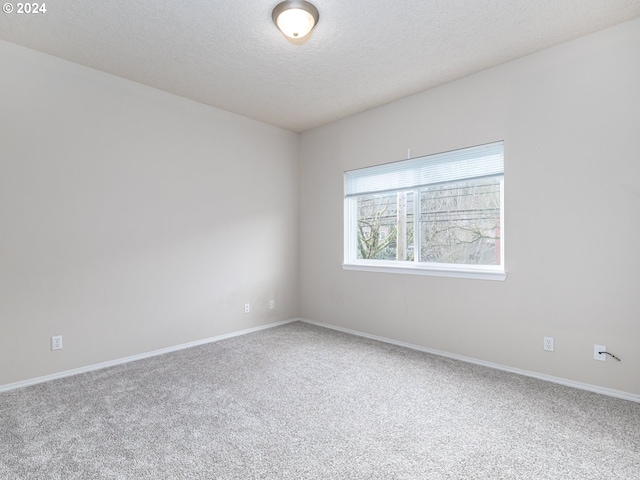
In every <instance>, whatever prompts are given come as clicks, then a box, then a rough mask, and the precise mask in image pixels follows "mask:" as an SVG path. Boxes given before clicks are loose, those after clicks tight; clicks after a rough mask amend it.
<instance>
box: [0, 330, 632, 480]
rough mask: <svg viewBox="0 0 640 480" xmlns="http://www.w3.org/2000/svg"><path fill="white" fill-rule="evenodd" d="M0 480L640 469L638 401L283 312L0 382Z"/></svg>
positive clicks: (557, 474)
mask: <svg viewBox="0 0 640 480" xmlns="http://www.w3.org/2000/svg"><path fill="white" fill-rule="evenodd" d="M0 422H1V424H0V478H2V479H11V480H14V479H38V480H41V479H43V480H46V479H434V480H440V479H554V480H558V479H579V480H588V479H605V480H610V479H624V480H634V479H636V480H638V479H640V404H636V403H633V402H629V401H625V400H620V399H616V398H610V397H606V396H602V395H598V394H594V393H589V392H584V391H581V390H575V389H572V388H568V387H564V386H560V385H556V384H551V383H547V382H543V381H539V380H535V379H531V378H527V377H522V376H518V375H514V374H509V373H505V372H501V371H497V370H492V369H489V368H484V367H480V366H477V365H471V364H466V363H462V362H458V361H455V360H450V359H447V358H441V357H437V356H433V355H429V354H425V353H421V352H417V351H413V350H408V349H404V348H400V347H396V346H392V345H387V344H383V343H379V342H375V341H371V340H367V339H363V338H359V337H354V336H350V335H346V334H342V333H339V332H335V331H331V330H327V329H323V328H319V327H315V326H312V325H307V324H303V323H292V324H287V325H284V326H281V327H277V328H273V329H269V330H264V331H261V332H257V333H253V334H250V335H245V336H242V337H235V338H231V339H227V340H223V341H220V342H216V343H212V344H207V345H203V346H199V347H194V348H191V349H188V350H182V351H179V352H175V353H171V354H167V355H162V356H158V357H154V358H150V359H146V360H140V361H137V362H132V363H129V364H126V365H121V366H117V367H113V368H108V369H104V370H99V371H95V372H91V373H86V374H82V375H77V376H74V377H69V378H65V379H61V380H56V381H52V382H48V383H45V384H39V385H35V386H31V387H27V388H23V389H19V390H14V391H10V392H6V393H2V394H0Z"/></svg>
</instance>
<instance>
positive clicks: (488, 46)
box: [0, 0, 640, 132]
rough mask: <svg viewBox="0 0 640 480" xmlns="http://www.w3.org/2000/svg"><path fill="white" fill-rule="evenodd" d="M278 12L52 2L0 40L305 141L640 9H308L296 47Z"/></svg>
mask: <svg viewBox="0 0 640 480" xmlns="http://www.w3.org/2000/svg"><path fill="white" fill-rule="evenodd" d="M5 1H7V0H3V1H2V3H4V2H5ZM9 1H12V0H9ZM13 3H14V5H15V3H16V2H13ZM277 3H279V0H228V1H226V2H222V1H221V0H191V1H189V2H179V1H175V0H153V1H152V0H137V1H131V0H100V1H98V0H54V1H51V2H46V6H47V12H46V13H44V14H38V15H33V14H31V15H18V14H16V13H12V14H0V39H3V40H6V41H9V42H13V43H17V44H19V45H24V46H26V47H29V48H32V49H35V50H39V51H42V52H45V53H49V54H51V55H55V56H58V57H61V58H64V59H67V60H70V61H73V62H76V63H80V64H83V65H87V66H90V67H93V68H95V69H98V70H102V71H105V72H108V73H111V74H114V75H118V76H120V77H124V78H127V79H130V80H134V81H136V82H140V83H143V84H146V85H150V86H152V87H155V88H158V89H161V90H166V91H168V92H172V93H175V94H177V95H181V96H183V97H187V98H190V99H193V100H196V101H198V102H202V103H205V104H208V105H212V106H214V107H218V108H221V109H224V110H228V111H231V112H235V113H238V114H241V115H244V116H247V117H250V118H254V119H257V120H261V121H264V122H267V123H270V124H273V125H277V126H280V127H283V128H286V129H289V130H292V131H295V132H301V131H304V130H307V129H310V128H313V127H316V126H319V125H322V124H324V123H328V122H330V121H333V120H336V119H339V118H342V117H346V116H348V115H351V114H354V113H357V112H361V111H364V110H367V109H369V108H372V107H375V106H378V105H381V104H384V103H387V102H390V101H393V100H396V99H398V98H401V97H404V96H407V95H410V94H413V93H417V92H420V91H423V90H426V89H428V88H431V87H434V86H437V85H440V84H443V83H446V82H448V81H451V80H454V79H456V78H460V77H463V76H466V75H469V74H471V73H474V72H477V71H480V70H483V69H486V68H489V67H491V66H494V65H498V64H501V63H504V62H506V61H508V60H512V59H514V58H518V57H521V56H524V55H527V54H529V53H533V52H535V51H538V50H541V49H543V48H546V47H549V46H552V45H555V44H558V43H561V42H564V41H567V40H570V39H573V38H576V37H579V36H581V35H585V34H588V33H591V32H594V31H597V30H601V29H603V28H606V27H609V26H612V25H615V24H618V23H622V22H624V21H627V20H631V19H633V18H636V17H638V16H640V0H394V1H383V0H373V1H368V2H364V1H353V0H352V1H346V0H313V3H314V4H315V5H316V6H317V7H318V10H319V11H320V21H319V22H318V26H317V27H316V29H315V30H314V31H313V32H312V34H311V37H310V38H309V40H308V41H307V42H306V43H304V44H302V45H295V44H293V43H290V42H289V41H287V40H285V38H284V37H283V36H282V34H281V33H280V32H279V31H278V30H277V29H276V27H275V25H274V24H273V22H272V20H271V11H272V9H273V7H274V6H275V5H276V4H277ZM0 72H1V65H0ZM0 75H1V73H0Z"/></svg>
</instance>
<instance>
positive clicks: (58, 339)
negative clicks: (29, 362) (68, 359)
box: [51, 335, 62, 350]
mask: <svg viewBox="0 0 640 480" xmlns="http://www.w3.org/2000/svg"><path fill="white" fill-rule="evenodd" d="M61 349H62V335H56V336H55V337H51V350H61Z"/></svg>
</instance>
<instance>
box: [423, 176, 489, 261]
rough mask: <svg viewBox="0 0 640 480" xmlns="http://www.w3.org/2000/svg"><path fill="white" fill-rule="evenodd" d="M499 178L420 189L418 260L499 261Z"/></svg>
mask: <svg viewBox="0 0 640 480" xmlns="http://www.w3.org/2000/svg"><path fill="white" fill-rule="evenodd" d="M500 178H501V177H493V178H488V179H482V180H471V181H461V182H455V183H446V184H443V185H434V186H430V187H426V188H422V189H421V190H420V208H421V210H420V211H421V216H420V217H421V218H420V222H421V223H420V234H421V235H420V260H421V261H422V262H428V263H451V264H454V263H455V264H462V265H465V264H466V265H500Z"/></svg>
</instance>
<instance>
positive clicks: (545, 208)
mask: <svg viewBox="0 0 640 480" xmlns="http://www.w3.org/2000/svg"><path fill="white" fill-rule="evenodd" d="M639 45H640V20H635V21H632V22H629V23H626V24H623V25H620V26H618V27H614V28H611V29H608V30H605V31H602V32H599V33H596V34H593V35H590V36H588V37H583V38H581V39H578V40H576V41H572V42H570V43H567V44H564V45H561V46H558V47H556V48H552V49H549V50H546V51H543V52H540V53H537V54H535V55H531V56H529V57H526V58H523V59H520V60H518V61H514V62H511V63H508V64H505V65H503V66H500V67H498V68H493V69H491V70H487V71H485V72H482V73H480V74H477V75H473V76H470V77H467V78H465V79H462V80H460V81H456V82H453V83H450V84H448V85H445V86H443V87H440V88H437V89H434V90H430V91H427V92H424V93H422V94H419V95H415V96H412V97H410V98H406V99H403V100H401V101H397V102H394V103H391V104H388V105H386V106H383V107H380V108H377V109H375V110H371V111H368V112H366V113H363V114H360V115H357V116H354V117H350V118H348V119H345V120H342V121H339V122H335V123H332V124H330V125H327V126H324V127H321V128H317V129H314V130H311V131H308V132H306V133H304V134H302V137H301V167H300V169H301V170H300V178H301V183H300V197H301V260H300V261H301V264H300V269H301V274H300V275H301V297H300V302H301V314H302V316H303V317H305V318H308V319H311V320H314V321H319V322H326V323H330V324H334V325H337V326H340V327H345V328H350V329H355V330H359V331H362V332H366V333H369V334H374V335H380V336H384V337H389V338H392V339H396V340H400V341H405V342H410V343H414V344H419V345H423V346H426V347H430V348H434V349H438V350H442V351H446V352H451V353H454V354H458V355H464V356H467V357H473V358H477V359H480V360H484V361H490V362H495V363H498V364H502V365H505V366H510V367H515V368H520V369H525V370H529V371H534V372H538V373H542V374H547V375H553V376H557V377H561V378H565V379H569V380H574V381H579V382H585V383H590V384H594V385H598V386H601V387H605V388H612V389H616V390H621V391H625V392H629V393H633V394H638V393H640V375H639V374H638V371H639V370H638V369H639V367H640V294H639V293H638V286H639V285H640V281H639V280H640V254H639V253H638V245H639V239H640V213H639V212H640V184H639V179H640V49H639V48H638V46H639ZM434 68H437V66H434ZM497 140H504V141H505V191H506V194H505V201H506V207H505V212H506V215H505V217H506V218H505V221H506V226H505V232H504V233H505V240H506V245H505V247H506V248H505V250H506V252H505V253H506V269H507V272H508V278H507V280H506V281H505V282H493V281H480V280H466V279H452V278H435V277H419V276H408V275H407V276H403V275H394V274H379V273H366V272H354V271H343V270H342V269H341V261H342V255H343V238H342V232H343V200H342V194H343V172H344V171H345V170H348V169H354V168H358V167H364V166H368V165H375V164H380V163H386V162H389V161H394V160H401V159H403V158H406V153H407V148H411V154H412V156H420V155H426V154H431V153H436V152H442V151H447V150H451V149H457V148H462V147H467V146H471V145H478V144H482V143H488V142H494V141H497ZM545 335H547V336H553V337H554V338H555V350H556V351H555V352H554V353H548V352H544V351H543V350H542V337H543V336H545ZM594 343H600V344H604V345H606V346H607V347H608V349H609V350H610V351H611V352H614V353H615V354H616V355H618V356H619V357H620V358H622V362H621V363H617V362H614V361H611V359H609V360H608V361H607V362H598V361H595V360H593V344H594Z"/></svg>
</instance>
